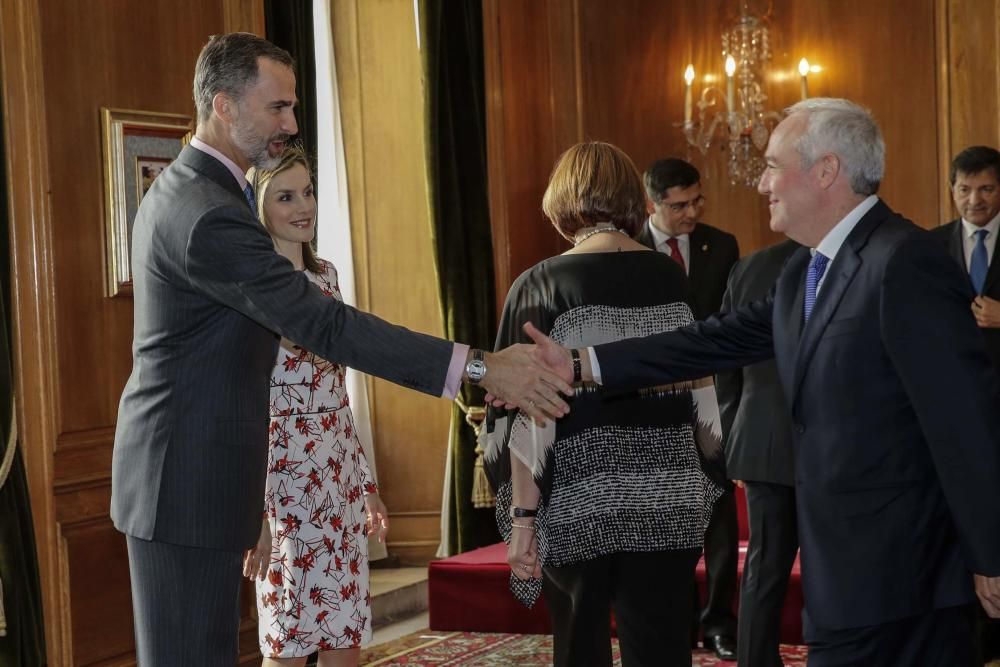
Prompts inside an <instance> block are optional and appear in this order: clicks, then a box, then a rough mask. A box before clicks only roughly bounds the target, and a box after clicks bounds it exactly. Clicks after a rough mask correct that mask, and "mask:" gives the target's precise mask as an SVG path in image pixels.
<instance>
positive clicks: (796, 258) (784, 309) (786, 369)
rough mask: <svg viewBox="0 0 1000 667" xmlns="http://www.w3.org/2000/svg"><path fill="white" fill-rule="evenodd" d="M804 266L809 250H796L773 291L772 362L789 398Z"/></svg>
mask: <svg viewBox="0 0 1000 667" xmlns="http://www.w3.org/2000/svg"><path fill="white" fill-rule="evenodd" d="M808 265H809V250H808V249H806V248H800V249H798V250H796V251H795V253H793V254H792V257H791V258H789V260H788V262H787V263H786V264H785V268H784V269H782V271H781V274H780V275H779V276H778V280H777V282H776V283H775V289H774V310H773V315H772V318H773V322H772V330H773V332H774V334H773V335H774V351H775V361H776V362H777V365H778V372H779V373H780V375H781V385H782V388H783V389H784V390H785V393H786V395H787V396H789V397H791V395H792V380H793V377H794V370H795V363H794V362H795V355H796V353H797V351H798V345H799V337H800V336H801V333H802V302H803V300H804V299H805V275H806V267H807V266H808ZM786 350H787V351H788V352H786Z"/></svg>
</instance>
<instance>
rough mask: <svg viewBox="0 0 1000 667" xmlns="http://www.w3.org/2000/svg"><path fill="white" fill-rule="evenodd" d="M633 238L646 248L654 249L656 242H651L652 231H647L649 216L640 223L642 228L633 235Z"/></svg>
mask: <svg viewBox="0 0 1000 667" xmlns="http://www.w3.org/2000/svg"><path fill="white" fill-rule="evenodd" d="M635 240H636V241H638V242H639V243H641V244H642V245H644V246H646V247H647V248H652V249H653V250H656V243H654V242H653V233H652V232H651V231H649V218H646V222H644V223H642V230H641V231H640V232H639V234H638V236H636V237H635Z"/></svg>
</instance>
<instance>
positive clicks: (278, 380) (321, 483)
mask: <svg viewBox="0 0 1000 667" xmlns="http://www.w3.org/2000/svg"><path fill="white" fill-rule="evenodd" d="M324 267H325V269H326V273H325V274H324V275H319V276H317V275H313V274H312V273H308V272H307V274H306V275H308V276H309V278H310V279H311V280H312V281H313V282H314V283H315V284H316V285H318V286H319V287H320V289H322V290H323V292H324V293H325V294H327V295H328V296H330V297H331V298H335V299H340V298H341V295H340V290H339V289H338V287H337V272H336V270H335V269H334V268H333V266H332V265H331V264H329V263H328V262H324ZM344 375H345V369H344V368H343V367H342V366H340V365H338V364H334V363H330V362H328V361H326V360H324V359H321V358H319V357H317V356H315V355H314V354H312V353H310V352H308V351H307V350H304V349H302V348H300V347H298V346H297V345H294V344H292V343H291V342H289V341H287V340H284V339H283V340H282V341H281V349H280V351H279V353H278V361H277V364H276V365H275V367H274V373H273V375H272V376H271V426H270V451H269V454H268V467H267V491H266V496H265V507H266V512H267V516H268V518H269V519H270V523H271V536H272V547H271V564H270V567H269V569H268V573H267V577H266V578H265V579H264V580H263V581H257V612H258V614H259V616H260V622H259V623H258V627H259V628H260V649H261V652H262V653H263V654H264V655H265V656H269V657H275V658H277V657H281V658H287V657H295V656H303V655H309V654H311V653H315V652H316V651H322V650H331V649H337V648H349V647H354V646H360V645H361V643H362V642H367V641H369V640H370V639H371V602H370V596H369V595H368V541H367V538H366V536H365V530H364V529H365V508H364V494H366V493H372V492H374V491H376V487H375V483H374V480H373V479H372V476H371V472H370V470H369V468H368V462H367V461H366V460H365V455H364V452H363V451H362V449H361V443H360V442H359V441H358V438H357V435H356V434H355V431H354V420H353V417H352V416H351V409H350V407H349V404H348V399H347V391H346V389H345V387H344Z"/></svg>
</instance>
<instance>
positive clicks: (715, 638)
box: [705, 635, 736, 660]
mask: <svg viewBox="0 0 1000 667" xmlns="http://www.w3.org/2000/svg"><path fill="white" fill-rule="evenodd" d="M705 648H707V649H709V650H710V651H713V652H714V653H715V655H716V657H717V658H718V659H719V660H736V640H735V639H733V638H732V637H727V636H726V635H712V636H711V637H705Z"/></svg>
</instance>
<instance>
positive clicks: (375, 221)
mask: <svg viewBox="0 0 1000 667" xmlns="http://www.w3.org/2000/svg"><path fill="white" fill-rule="evenodd" d="M413 7H414V5H413V3H412V2H409V1H407V0H391V1H385V2H379V3H369V2H357V1H356V0H337V1H336V2H334V3H333V25H334V48H335V50H336V51H335V56H336V60H337V81H338V84H339V87H340V94H341V115H342V121H343V124H344V143H345V151H346V157H347V164H348V189H349V193H350V195H349V196H350V207H351V218H352V221H351V228H352V236H353V245H354V255H355V261H356V264H355V274H356V276H355V278H356V283H357V285H358V294H359V305H360V306H361V307H362V308H365V309H366V310H370V311H371V312H373V313H375V314H377V315H379V316H381V317H384V318H386V319H387V320H389V321H392V322H396V323H399V324H402V325H404V326H407V327H409V328H411V329H414V330H417V331H424V332H427V333H430V334H433V335H437V336H440V335H443V324H442V320H441V306H440V301H439V297H438V290H437V277H436V273H435V269H434V259H433V249H432V245H431V240H430V220H429V217H428V215H429V214H428V201H427V195H426V192H427V190H426V188H427V181H426V167H425V160H424V154H425V153H424V124H423V123H424V121H423V119H424V105H423V93H422V89H421V80H422V72H421V61H420V53H419V51H418V49H417V43H416V22H415V17H414V14H413ZM369 400H370V405H371V415H372V427H373V439H374V441H375V442H374V444H375V456H376V459H377V467H378V472H379V483H380V487H381V493H382V497H383V499H384V500H385V503H386V506H387V507H388V509H389V514H390V519H391V521H390V523H391V530H390V532H389V538H388V544H387V547H388V549H389V551H390V552H392V553H393V554H396V555H397V556H399V557H400V559H401V560H403V561H404V562H426V561H427V560H429V559H430V558H431V557H433V555H434V553H435V551H436V550H437V547H438V544H439V542H440V527H439V521H440V512H441V509H440V508H441V489H442V487H443V484H444V463H445V456H446V451H447V444H448V429H449V423H450V410H449V405H448V404H447V403H446V402H444V401H441V400H440V399H436V398H433V397H430V396H426V395H423V394H417V393H415V392H412V391H410V390H406V389H403V388H402V387H399V386H396V385H393V384H390V383H388V382H384V381H382V380H374V381H372V382H371V383H370V384H369Z"/></svg>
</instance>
